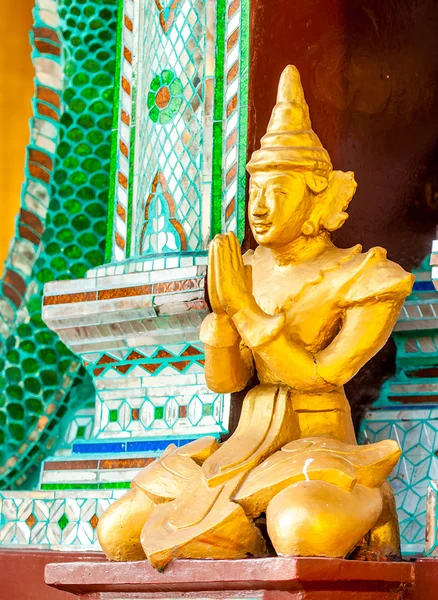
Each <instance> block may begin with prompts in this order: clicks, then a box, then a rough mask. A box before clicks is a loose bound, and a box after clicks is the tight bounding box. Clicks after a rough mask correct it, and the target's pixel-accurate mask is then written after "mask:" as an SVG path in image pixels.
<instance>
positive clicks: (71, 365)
mask: <svg viewBox="0 0 438 600" xmlns="http://www.w3.org/2000/svg"><path fill="white" fill-rule="evenodd" d="M58 9H59V17H60V24H59V32H60V35H61V38H62V44H61V43H59V44H58V45H56V44H54V45H53V50H52V53H53V56H55V57H56V61H55V62H54V64H56V65H58V66H57V69H58V72H59V76H61V74H62V73H63V74H64V92H63V94H62V103H61V100H59V98H58V100H57V99H56V95H55V89H54V88H53V89H52V87H51V86H52V83H53V84H54V83H55V80H54V77H53V73H56V69H55V68H54V69H52V79H51V78H50V76H49V75H48V76H46V77H45V78H44V81H43V83H44V89H41V86H39V87H38V89H37V93H36V99H35V102H34V110H35V113H36V114H37V115H39V117H42V116H44V117H46V120H47V122H48V123H49V124H50V125H51V126H52V127H55V128H59V143H58V140H57V139H56V143H55V142H53V143H54V146H53V150H54V152H55V148H56V152H55V153H54V160H53V164H52V163H50V162H49V160H48V159H47V157H46V158H44V156H42V155H41V152H40V150H38V152H40V154H38V153H37V150H36V147H35V143H34V140H33V141H32V144H31V146H30V147H29V161H28V168H27V172H26V184H25V187H24V190H27V191H26V195H25V197H24V202H25V203H26V204H25V206H26V208H25V209H24V208H23V209H22V210H21V212H20V217H19V219H18V223H17V235H16V240H17V239H18V238H20V239H21V240H23V241H26V243H30V244H33V246H34V253H33V254H29V256H28V259H29V261H28V267H27V268H28V269H29V276H28V282H27V285H23V283H22V282H21V280H20V279H19V278H18V277H17V276H16V275H9V281H10V282H11V284H12V285H9V287H7V286H6V287H5V285H3V293H4V297H8V298H9V299H11V296H12V297H13V298H14V301H15V302H16V305H17V307H18V310H17V313H16V316H15V320H14V326H13V328H12V329H11V330H10V333H9V335H8V336H7V337H6V339H5V343H4V348H3V354H2V356H1V358H0V425H1V430H0V443H1V455H0V485H1V486H2V487H7V488H15V487H17V486H20V485H22V484H23V483H24V481H25V480H26V477H27V475H28V473H29V472H31V471H32V470H34V471H35V470H36V468H37V466H38V465H39V463H40V462H41V460H42V459H43V458H44V457H45V456H46V455H47V454H48V453H49V452H51V451H53V449H54V446H55V445H56V444H57V443H58V437H59V428H58V426H59V423H60V420H62V419H63V418H64V417H65V415H66V412H67V410H68V407H69V404H70V399H69V398H70V396H69V390H70V387H71V385H72V383H73V382H74V381H75V377H76V376H77V373H78V369H79V362H78V360H77V359H76V357H75V356H74V355H72V354H71V352H70V351H69V350H68V349H67V348H66V347H65V346H64V345H63V344H62V343H61V342H60V341H59V340H58V338H57V336H56V335H55V334H54V333H53V332H52V331H50V330H49V329H48V328H47V327H46V326H45V324H44V323H43V321H42V319H41V298H42V292H43V286H44V284H45V283H46V282H47V281H52V280H56V279H72V278H73V279H74V278H78V277H82V276H84V274H85V272H86V271H87V270H88V269H90V268H91V267H96V266H98V265H100V264H101V263H102V262H103V251H104V244H105V233H106V216H107V200H108V178H109V166H110V164H109V163H110V136H111V124H112V119H111V114H112V97H113V81H114V46H115V30H116V23H117V21H116V0H87V1H85V0H59V3H58ZM34 14H35V23H36V28H35V30H34V38H33V39H34V46H35V48H36V50H38V48H39V47H41V44H40V42H39V40H44V36H46V37H47V36H48V37H49V38H50V37H52V38H53V37H54V33H52V34H50V32H49V30H48V29H47V28H46V29H44V30H43V31H42V29H43V28H42V27H40V25H41V23H40V22H39V21H38V18H39V13H38V7H37V10H36V11H35V13H34ZM52 31H53V32H55V30H52ZM41 36H42V37H41ZM61 38H57V39H61ZM61 46H62V52H61ZM39 58H40V57H39V56H34V62H35V64H36V65H37V66H38V64H39V63H38V60H39ZM35 119H36V117H35ZM35 119H34V120H35ZM51 131H52V129H50V127H48V126H47V127H46V126H45V125H41V127H40V132H41V136H43V137H44V136H46V137H45V138H44V139H45V142H44V140H43V139H40V142H39V143H40V144H41V143H46V144H47V142H48V141H51V140H52V138H50V135H49V133H50V132H51ZM53 139H54V138H53ZM36 160H38V161H39V163H38V162H36ZM42 182H43V183H45V185H46V187H45V188H44V186H43V184H42ZM43 188H44V189H45V190H46V192H47V190H48V193H46V194H45V195H44V194H43V193H42V191H41V190H42V189H43ZM40 192H41V193H40ZM49 198H50V202H49ZM38 202H40V203H43V202H47V203H48V209H47V213H46V215H45V218H44V220H42V219H41V218H38V214H39V213H38V210H39V208H38V206H39V205H38ZM31 206H32V207H33V209H34V212H33V213H31V212H30V210H29V208H30V207H31ZM40 216H41V215H40ZM15 245H16V244H15ZM35 257H37V258H36V260H34V258H35ZM25 258H26V254H25V253H23V256H22V259H23V260H24V259H25ZM11 260H12V259H11ZM32 261H34V262H32ZM15 288H17V290H16V289H15ZM11 290H12V292H11ZM17 291H19V292H20V294H19V295H17ZM14 293H15V295H14ZM77 383H78V384H80V383H81V378H79V379H77Z"/></svg>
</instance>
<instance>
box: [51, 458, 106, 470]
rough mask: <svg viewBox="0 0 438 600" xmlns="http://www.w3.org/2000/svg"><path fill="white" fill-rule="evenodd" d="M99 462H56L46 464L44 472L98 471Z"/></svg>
mask: <svg viewBox="0 0 438 600" xmlns="http://www.w3.org/2000/svg"><path fill="white" fill-rule="evenodd" d="M98 466H99V461H98V460H54V461H49V462H46V463H44V471H70V470H75V469H78V470H81V471H82V470H87V469H97V467H98Z"/></svg>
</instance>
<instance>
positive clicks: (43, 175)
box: [28, 163, 50, 183]
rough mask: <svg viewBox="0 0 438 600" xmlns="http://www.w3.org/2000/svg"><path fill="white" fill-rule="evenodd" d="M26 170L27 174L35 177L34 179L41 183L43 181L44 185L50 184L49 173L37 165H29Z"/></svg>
mask: <svg viewBox="0 0 438 600" xmlns="http://www.w3.org/2000/svg"><path fill="white" fill-rule="evenodd" d="M28 169H29V173H30V174H31V175H32V177H35V178H36V179H40V180H41V181H44V182H45V183H50V173H48V172H47V171H46V170H45V169H43V168H42V167H40V166H39V165H37V164H35V163H29V164H28Z"/></svg>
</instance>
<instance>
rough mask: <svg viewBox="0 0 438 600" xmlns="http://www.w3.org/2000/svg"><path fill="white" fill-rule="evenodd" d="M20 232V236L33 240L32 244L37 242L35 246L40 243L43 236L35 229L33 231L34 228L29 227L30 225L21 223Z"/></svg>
mask: <svg viewBox="0 0 438 600" xmlns="http://www.w3.org/2000/svg"><path fill="white" fill-rule="evenodd" d="M18 232H19V234H20V237H22V238H23V239H24V240H29V242H32V244H35V246H38V245H39V243H40V241H41V236H39V235H38V234H37V233H35V231H32V229H29V227H27V226H26V225H21V224H19V225H18Z"/></svg>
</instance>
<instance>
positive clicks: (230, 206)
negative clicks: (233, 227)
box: [225, 198, 235, 219]
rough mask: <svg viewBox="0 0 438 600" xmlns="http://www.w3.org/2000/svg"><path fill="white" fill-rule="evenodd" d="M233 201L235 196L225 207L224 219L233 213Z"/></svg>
mask: <svg viewBox="0 0 438 600" xmlns="http://www.w3.org/2000/svg"><path fill="white" fill-rule="evenodd" d="M234 201H235V198H233V199H232V200H231V202H230V203H229V205H228V206H227V208H226V209H225V218H226V219H229V218H230V217H231V215H232V214H233V211H234Z"/></svg>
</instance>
